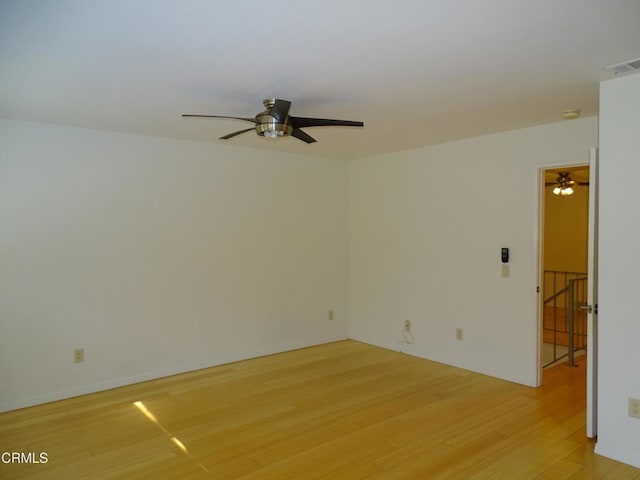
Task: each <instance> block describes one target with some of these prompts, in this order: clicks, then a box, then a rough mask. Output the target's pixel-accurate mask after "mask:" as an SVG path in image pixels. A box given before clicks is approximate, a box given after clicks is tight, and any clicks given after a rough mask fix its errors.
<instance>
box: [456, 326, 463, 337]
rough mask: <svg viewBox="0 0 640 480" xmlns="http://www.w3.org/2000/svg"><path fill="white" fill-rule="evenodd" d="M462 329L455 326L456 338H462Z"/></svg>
mask: <svg viewBox="0 0 640 480" xmlns="http://www.w3.org/2000/svg"><path fill="white" fill-rule="evenodd" d="M462 338H463V337H462V329H461V328H456V340H462Z"/></svg>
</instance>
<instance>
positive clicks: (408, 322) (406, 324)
mask: <svg viewBox="0 0 640 480" xmlns="http://www.w3.org/2000/svg"><path fill="white" fill-rule="evenodd" d="M404 329H405V330H406V331H407V332H409V331H411V320H405V321H404Z"/></svg>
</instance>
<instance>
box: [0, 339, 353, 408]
mask: <svg viewBox="0 0 640 480" xmlns="http://www.w3.org/2000/svg"><path fill="white" fill-rule="evenodd" d="M347 339H348V337H347V336H337V337H328V338H322V339H316V340H312V341H309V342H300V343H290V344H285V345H280V346H278V347H275V348H272V349H265V350H261V351H255V352H249V353H247V354H243V355H237V356H227V357H220V358H212V359H208V360H204V361H201V362H195V363H189V364H181V365H176V366H175V367H173V368H165V369H161V370H154V371H147V372H141V373H139V374H136V375H132V376H130V377H121V378H114V379H112V380H108V381H105V382H100V383H95V384H91V385H80V386H77V387H73V388H69V389H65V390H60V391H56V392H50V393H45V394H42V395H37V396H35V397H31V398H25V399H19V400H15V401H11V402H5V403H0V413H2V412H9V411H11V410H18V409H20V408H26V407H32V406H34V405H41V404H43V403H49V402H56V401H58V400H64V399H66V398H72V397H77V396H80V395H87V394H89V393H96V392H102V391H104V390H110V389H112V388H118V387H123V386H125V385H133V384H135V383H140V382H146V381H148V380H156V379H158V378H163V377H169V376H171V375H177V374H179V373H186V372H192V371H194V370H200V369H203V368H209V367H216V366H219V365H224V364H227V363H232V362H239V361H241V360H248V359H250V358H256V357H263V356H265V355H273V354H275V353H282V352H288V351H291V350H297V349H299V348H306V347H313V346H315V345H322V344H325V343H331V342H337V341H341V340H347Z"/></svg>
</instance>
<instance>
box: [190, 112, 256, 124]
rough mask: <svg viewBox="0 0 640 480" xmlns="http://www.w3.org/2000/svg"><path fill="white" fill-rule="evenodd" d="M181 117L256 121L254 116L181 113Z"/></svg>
mask: <svg viewBox="0 0 640 480" xmlns="http://www.w3.org/2000/svg"><path fill="white" fill-rule="evenodd" d="M182 118H230V119H232V120H244V121H245V122H251V123H256V119H255V118H247V117H228V116H226V115H193V114H187V113H185V114H183V115H182Z"/></svg>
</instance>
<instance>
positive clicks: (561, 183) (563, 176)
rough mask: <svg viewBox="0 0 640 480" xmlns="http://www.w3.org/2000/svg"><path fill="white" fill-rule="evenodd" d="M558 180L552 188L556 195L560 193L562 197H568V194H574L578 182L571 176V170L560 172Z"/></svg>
mask: <svg viewBox="0 0 640 480" xmlns="http://www.w3.org/2000/svg"><path fill="white" fill-rule="evenodd" d="M557 182H558V183H556V184H555V185H554V188H553V190H552V192H553V194H554V195H559V196H562V197H566V196H568V195H573V192H574V190H573V186H574V185H575V184H576V182H574V181H573V180H572V179H571V177H570V176H569V172H560V173H559V175H558V179H557Z"/></svg>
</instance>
